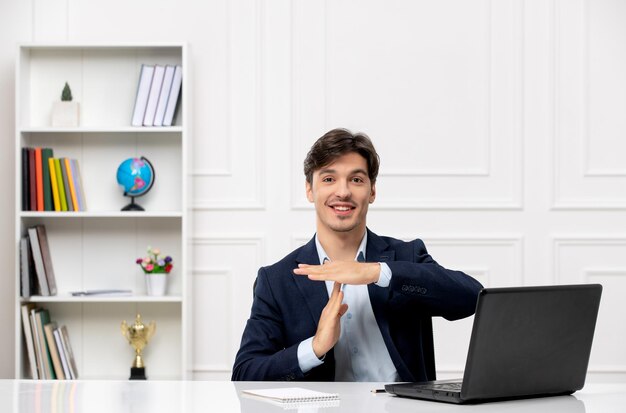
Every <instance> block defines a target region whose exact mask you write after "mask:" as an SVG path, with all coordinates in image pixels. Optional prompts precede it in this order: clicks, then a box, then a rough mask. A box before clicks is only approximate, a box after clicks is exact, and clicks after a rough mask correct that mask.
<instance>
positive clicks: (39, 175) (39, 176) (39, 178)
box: [35, 148, 44, 211]
mask: <svg viewBox="0 0 626 413" xmlns="http://www.w3.org/2000/svg"><path fill="white" fill-rule="evenodd" d="M41 165H42V164H41V148H35V182H36V188H37V209H36V210H35V211H43V210H44V209H43V170H42V169H41Z"/></svg>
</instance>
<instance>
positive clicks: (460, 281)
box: [232, 229, 482, 381]
mask: <svg viewBox="0 0 626 413" xmlns="http://www.w3.org/2000/svg"><path fill="white" fill-rule="evenodd" d="M366 258H367V261H368V262H386V263H387V265H389V268H390V269H391V272H392V278H391V283H390V284H389V286H388V287H385V288H383V287H379V286H377V285H375V284H370V285H368V292H369V296H370V302H371V304H372V309H373V310H374V316H375V318H376V322H377V323H378V327H379V328H380V331H381V333H382V336H383V339H384V341H385V345H386V346H387V350H388V351H389V355H390V356H391V360H392V361H393V363H394V365H395V367H396V369H397V371H398V374H399V376H400V380H401V381H426V380H434V379H435V361H434V351H433V339H432V320H431V317H432V316H442V317H445V318H446V319H448V320H456V319H459V318H463V317H467V316H470V315H472V314H473V313H474V311H475V307H476V300H477V298H478V292H479V291H480V289H481V288H482V286H481V285H480V283H479V282H478V281H476V280H474V279H473V278H472V277H470V276H469V275H466V274H464V273H462V272H460V271H452V270H448V269H445V268H443V267H442V266H440V265H439V264H437V263H436V262H435V260H433V259H432V257H431V256H430V255H429V254H428V252H427V251H426V247H425V246H424V243H423V242H422V241H421V240H419V239H416V240H414V241H411V242H404V241H401V240H397V239H393V238H389V237H380V236H378V235H376V234H374V233H373V232H371V231H369V229H368V239H367V250H366ZM299 263H304V264H319V257H318V253H317V248H316V247H315V239H312V240H311V241H309V242H308V243H307V244H306V245H304V246H302V247H300V248H298V249H296V250H295V251H293V252H292V253H291V254H289V255H287V256H286V257H285V258H283V259H282V260H280V261H279V262H277V263H276V264H274V265H271V266H269V267H262V268H261V269H260V270H259V273H258V276H257V284H256V289H255V298H254V301H253V303H252V310H251V314H250V318H249V319H248V322H247V324H246V327H245V330H244V332H243V336H242V339H241V346H240V348H239V352H238V353H237V356H236V358H235V364H234V367H233V375H232V379H233V380H283V381H286V380H306V381H333V380H334V378H335V358H334V354H333V351H332V350H331V351H329V352H328V353H327V354H326V358H325V360H324V364H322V365H321V366H318V367H315V368H313V369H312V370H310V371H309V372H307V373H306V374H305V373H303V372H302V370H300V367H299V364H298V355H297V351H298V345H299V344H300V342H302V341H303V340H306V339H308V338H309V337H312V336H314V335H315V332H316V330H317V324H318V321H319V318H320V315H321V313H322V309H323V308H324V307H325V306H326V303H327V302H328V292H327V290H326V285H325V283H324V282H321V281H311V280H309V279H308V277H306V276H301V275H295V274H294V273H293V269H294V268H297V267H298V264H299Z"/></svg>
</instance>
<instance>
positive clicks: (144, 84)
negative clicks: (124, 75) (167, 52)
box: [130, 65, 154, 126]
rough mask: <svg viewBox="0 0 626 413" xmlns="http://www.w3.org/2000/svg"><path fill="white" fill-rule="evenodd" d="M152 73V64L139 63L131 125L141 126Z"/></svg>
mask: <svg viewBox="0 0 626 413" xmlns="http://www.w3.org/2000/svg"><path fill="white" fill-rule="evenodd" d="M153 75H154V66H150V65H141V70H140V72H139V83H138V84H137V95H136V97H135V108H134V109H133V117H132V120H131V123H130V124H131V125H132V126H142V125H143V118H144V114H145V113H146V104H147V103H148V95H149V94H150V86H151V85H152V76H153Z"/></svg>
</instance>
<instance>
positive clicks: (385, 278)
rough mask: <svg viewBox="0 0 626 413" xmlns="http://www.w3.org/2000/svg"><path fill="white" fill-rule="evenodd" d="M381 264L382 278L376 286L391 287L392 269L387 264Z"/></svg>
mask: <svg viewBox="0 0 626 413" xmlns="http://www.w3.org/2000/svg"><path fill="white" fill-rule="evenodd" d="M379 264H380V277H379V278H378V281H377V282H376V285H377V286H379V287H389V283H390V282H391V268H389V266H388V265H387V263H386V262H379Z"/></svg>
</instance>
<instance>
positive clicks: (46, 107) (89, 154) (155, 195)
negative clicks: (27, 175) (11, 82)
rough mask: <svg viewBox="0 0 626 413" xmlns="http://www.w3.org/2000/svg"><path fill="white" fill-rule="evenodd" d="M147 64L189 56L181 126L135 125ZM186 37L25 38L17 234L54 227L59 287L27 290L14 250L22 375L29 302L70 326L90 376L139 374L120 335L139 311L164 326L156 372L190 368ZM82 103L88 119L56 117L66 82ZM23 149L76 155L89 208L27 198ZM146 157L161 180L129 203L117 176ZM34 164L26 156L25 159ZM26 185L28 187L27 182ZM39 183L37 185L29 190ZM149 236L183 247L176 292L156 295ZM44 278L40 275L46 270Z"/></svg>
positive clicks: (19, 66) (151, 348) (149, 358)
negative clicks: (42, 205) (145, 40)
mask: <svg viewBox="0 0 626 413" xmlns="http://www.w3.org/2000/svg"><path fill="white" fill-rule="evenodd" d="M142 64H147V65H156V64H159V65H180V66H181V67H182V69H183V83H182V91H181V95H180V101H179V105H178V114H177V116H176V117H175V120H174V122H173V125H172V126H167V127H137V126H131V125H130V124H131V119H132V116H133V109H134V104H135V97H136V93H137V86H138V81H139V75H140V71H141V66H142ZM187 67H188V65H187V49H186V45H184V44H176V43H163V44H92V45H85V44H24V45H21V46H19V47H18V51H17V62H16V125H17V126H16V130H15V147H16V152H15V176H16V178H15V199H16V203H15V217H16V219H15V243H16V245H19V244H20V240H21V239H22V237H24V236H25V234H26V233H27V232H28V228H30V227H33V226H36V225H43V226H45V229H46V233H47V239H48V245H49V250H50V258H51V261H52V264H53V268H54V275H55V279H56V286H57V289H58V294H56V295H52V296H41V295H30V296H29V297H22V296H21V293H22V291H21V285H20V284H21V280H22V273H21V267H20V263H21V260H20V258H21V257H20V251H19V248H18V251H17V252H16V256H15V271H14V277H15V281H16V291H15V331H16V334H15V337H16V345H15V377H16V378H18V379H28V378H31V377H32V376H31V369H30V366H29V356H28V354H27V350H26V346H25V345H24V344H25V338H24V334H23V330H22V328H23V327H22V319H21V310H22V306H23V305H33V304H34V305H36V306H37V307H39V308H45V309H47V310H48V311H49V313H50V317H51V319H52V321H56V322H57V324H58V325H59V326H61V325H65V326H66V327H67V330H68V333H69V336H70V339H71V342H72V347H73V350H74V355H75V357H76V362H77V368H78V371H79V373H80V374H79V378H94V379H98V378H112V379H119V380H126V379H128V376H129V368H130V360H132V356H133V352H132V348H131V347H130V346H129V345H128V342H127V341H126V340H125V339H124V337H122V335H121V334H120V323H121V322H122V320H126V321H128V322H131V321H133V320H134V318H135V316H136V314H137V313H140V314H141V316H142V319H143V320H144V322H150V321H152V320H154V321H155V322H156V324H157V332H156V334H155V336H154V337H153V339H152V340H151V342H150V343H149V345H148V347H147V353H146V357H145V360H146V364H147V366H148V369H149V373H148V374H149V377H150V379H156V380H160V379H185V378H187V377H188V376H189V366H188V362H187V357H188V355H189V354H190V340H189V338H188V337H189V334H188V323H189V321H188V317H189V314H190V309H191V304H190V296H191V294H190V286H189V284H190V283H189V279H188V275H187V274H188V269H187V263H188V260H189V259H188V246H187V242H186V240H187V239H188V236H187V231H188V229H187V228H188V226H189V223H188V212H187V211H188V207H187V193H188V189H187V188H188V184H187V170H188V168H187V157H188V155H187V153H188V148H187V145H188V144H187V142H189V136H188V130H189V128H188V125H189V119H188V115H187V114H188V113H189V107H188V105H189V99H188V98H187V97H188V96H189V93H188V92H187V90H188V88H189V81H188V79H189V77H188V76H187ZM66 81H67V82H68V83H69V85H70V87H71V89H72V95H73V97H74V101H75V102H78V103H79V106H80V116H79V125H80V126H77V127H53V126H51V124H52V123H51V108H52V106H53V103H54V102H56V101H58V100H59V98H60V93H61V90H62V88H63V85H64V84H65V82H66ZM22 148H50V149H52V150H53V152H54V153H53V157H54V158H69V159H76V160H77V161H78V164H79V167H80V177H81V180H82V186H83V188H84V198H85V204H86V208H85V210H81V211H76V212H60V211H32V210H30V209H31V208H23V205H22V191H23V189H28V190H29V191H30V187H26V186H24V185H25V184H27V183H28V182H27V181H23V180H22V173H23V169H22V166H23V165H22ZM140 156H145V157H146V158H148V159H149V160H150V162H151V163H152V165H153V167H154V170H155V177H156V178H155V181H154V186H153V187H152V188H151V190H150V191H149V192H148V193H146V194H145V195H144V196H141V197H137V198H136V199H135V202H136V203H137V204H139V205H141V206H142V207H143V208H145V211H141V212H134V211H133V212H127V211H121V208H122V207H123V206H125V205H126V204H128V203H129V202H130V198H128V197H125V196H124V195H123V189H122V188H121V187H120V186H119V185H118V184H117V179H116V173H117V168H118V166H119V165H120V164H121V163H122V162H123V161H124V160H125V159H128V158H133V157H140ZM24 165H26V164H24ZM23 186H24V188H23ZM29 193H30V192H29ZM148 246H152V247H158V248H160V249H161V251H163V253H164V254H165V255H170V256H171V257H172V258H173V260H174V261H173V263H174V268H173V270H172V272H171V274H170V275H169V276H168V287H167V293H166V295H165V296H156V297H155V296H147V295H145V292H146V286H145V280H144V275H143V274H142V272H141V269H140V268H139V267H138V266H137V264H136V262H135V261H136V259H137V257H145V256H146V248H147V247H148ZM35 277H36V275H35ZM98 289H123V290H130V291H132V292H133V295H131V296H104V295H102V296H80V297H75V296H72V295H71V294H70V293H69V292H70V291H82V290H98Z"/></svg>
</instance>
